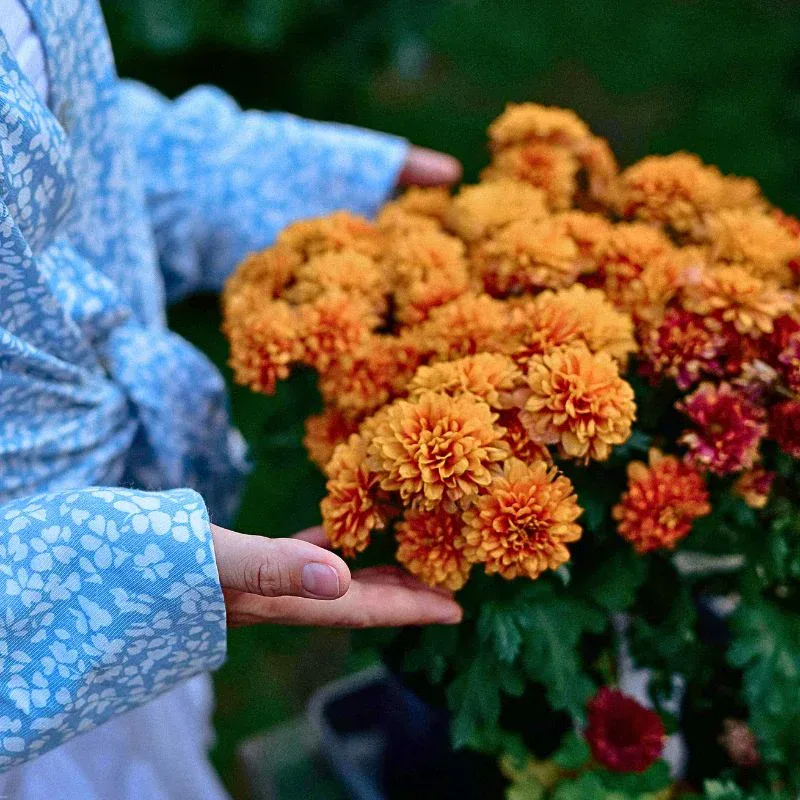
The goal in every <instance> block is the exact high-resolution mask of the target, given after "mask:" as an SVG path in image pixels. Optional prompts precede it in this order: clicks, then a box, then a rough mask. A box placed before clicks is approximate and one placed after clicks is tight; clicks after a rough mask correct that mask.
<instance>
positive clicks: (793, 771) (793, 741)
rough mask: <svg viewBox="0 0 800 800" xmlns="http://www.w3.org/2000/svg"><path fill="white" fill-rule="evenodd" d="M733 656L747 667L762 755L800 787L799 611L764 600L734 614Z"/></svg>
mask: <svg viewBox="0 0 800 800" xmlns="http://www.w3.org/2000/svg"><path fill="white" fill-rule="evenodd" d="M731 630H732V633H733V641H732V644H731V647H730V649H729V651H728V660H729V662H730V663H731V664H732V665H733V666H734V667H738V668H739V669H741V670H743V672H744V696H745V700H746V701H747V704H748V706H749V709H750V724H751V726H752V728H753V731H754V732H755V734H756V735H757V736H758V738H759V749H760V752H761V755H762V757H763V758H764V759H765V760H766V761H768V762H773V763H775V764H778V765H781V764H783V765H786V766H787V767H788V769H789V775H788V777H789V780H790V781H791V783H792V784H793V785H794V787H795V788H796V789H797V788H798V787H800V736H798V733H797V732H798V730H800V615H798V614H794V613H791V612H789V611H787V610H785V609H783V608H778V607H777V606H776V605H774V604H772V603H770V602H768V601H766V600H762V599H754V600H749V601H747V602H743V603H742V605H741V606H740V607H739V608H738V609H737V611H736V612H735V613H734V615H733V617H732V618H731Z"/></svg>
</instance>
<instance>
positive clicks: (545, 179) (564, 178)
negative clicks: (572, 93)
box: [481, 142, 581, 211]
mask: <svg viewBox="0 0 800 800" xmlns="http://www.w3.org/2000/svg"><path fill="white" fill-rule="evenodd" d="M580 168H581V163H580V161H579V160H578V158H577V157H576V156H575V155H574V154H573V153H571V152H570V151H569V150H566V149H565V148H563V147H559V146H558V145H553V144H546V143H540V142H531V143H529V144H521V145H515V146H513V147H507V148H505V149H503V150H501V151H499V152H498V153H496V154H495V156H494V158H493V159H492V163H491V164H490V165H489V166H488V167H487V168H486V169H485V170H483V172H481V179H482V180H485V181H494V180H498V179H501V178H514V179H515V180H519V181H525V182H526V183H530V184H531V185H532V186H536V187H537V188H539V189H541V190H542V191H543V192H544V193H545V195H546V196H547V202H548V204H549V205H550V207H551V208H553V209H554V210H556V211H563V210H565V209H567V208H569V207H570V206H571V205H572V200H573V198H574V197H575V194H576V193H577V191H578V172H579V171H580Z"/></svg>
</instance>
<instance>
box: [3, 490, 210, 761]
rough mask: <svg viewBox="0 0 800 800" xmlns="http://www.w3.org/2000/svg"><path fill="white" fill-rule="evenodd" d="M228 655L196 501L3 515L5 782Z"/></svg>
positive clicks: (111, 493)
mask: <svg viewBox="0 0 800 800" xmlns="http://www.w3.org/2000/svg"><path fill="white" fill-rule="evenodd" d="M224 655H225V609H224V602H223V598H222V593H221V590H220V587H219V581H218V578H217V570H216V565H215V562H214V557H213V551H212V549H211V543H210V530H209V523H208V516H207V514H206V509H205V506H204V504H203V501H202V500H201V498H200V496H199V495H198V494H196V493H195V492H193V491H191V490H184V489H180V490H174V491H168V492H159V493H147V492H139V491H131V490H126V489H108V488H89V489H82V490H79V491H66V492H59V493H52V494H42V495H38V496H35V497H28V498H25V499H23V500H17V501H11V502H9V503H6V504H5V505H4V506H2V507H0V772H2V771H3V770H5V769H6V768H8V767H10V766H13V765H15V764H18V763H22V762H24V761H27V760H29V759H30V758H32V757H34V756H35V755H38V754H39V753H42V752H44V751H46V750H49V749H51V748H52V747H54V746H55V745H57V744H61V743H62V742H64V741H65V740H67V739H68V738H70V737H71V736H73V735H75V734H77V733H80V732H82V731H86V730H89V729H91V728H94V727H95V726H97V725H99V724H101V723H102V722H104V721H106V720H107V719H109V718H111V717H112V716H114V715H116V714H120V713H122V712H124V711H127V710H129V709H131V708H134V707H136V706H139V705H142V704H143V703H145V702H147V701H149V700H151V699H153V698H154V697H155V696H157V695H158V694H160V693H162V692H164V691H166V690H167V689H170V688H172V687H174V686H175V685H176V684H177V683H178V682H180V681H181V680H183V679H185V678H188V677H190V676H192V675H194V674H196V673H199V672H203V671H205V670H210V669H214V668H216V667H218V666H219V665H220V664H221V663H222V661H223V659H224Z"/></svg>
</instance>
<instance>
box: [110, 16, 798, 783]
mask: <svg viewBox="0 0 800 800" xmlns="http://www.w3.org/2000/svg"><path fill="white" fill-rule="evenodd" d="M104 5H105V11H106V15H107V19H108V23H109V28H110V31H111V37H112V42H113V44H114V49H115V53H116V57H117V62H118V66H119V71H120V73H121V74H122V75H124V76H131V77H136V78H139V79H142V80H144V81H147V82H148V83H150V84H152V85H153V86H156V87H157V88H159V89H161V90H162V91H163V92H165V93H166V94H168V95H170V96H173V95H176V94H179V93H180V92H182V91H184V90H186V89H188V88H190V87H191V86H194V85H196V84H198V83H203V82H212V83H215V84H218V85H220V86H222V87H223V88H224V89H226V90H228V91H229V92H230V93H231V94H233V96H234V97H235V98H236V99H237V100H238V101H239V102H240V103H241V104H242V105H245V106H254V107H261V108H280V109H287V110H290V111H294V112H296V113H298V114H303V115H306V116H309V117H313V118H319V119H331V120H342V121H346V122H350V123H353V124H357V125H364V126H368V127H373V128H378V129H382V130H386V131H390V132H393V133H397V134H401V135H403V136H406V137H408V138H409V139H411V140H412V141H414V142H416V143H418V144H424V145H427V146H430V147H435V148H438V149H441V150H446V151H448V152H451V153H453V154H455V155H456V156H458V157H459V158H461V159H462V160H463V161H464V164H465V167H466V172H467V176H468V177H469V178H474V177H475V176H476V174H477V172H478V170H479V169H480V167H481V166H482V165H483V163H484V131H485V128H486V125H487V124H488V123H489V121H490V120H491V119H492V118H493V117H494V116H496V115H497V114H498V113H499V112H500V111H501V110H502V107H503V105H504V103H505V102H506V101H508V100H517V101H519V100H537V101H539V102H544V103H552V104H557V105H563V106H568V107H571V108H574V109H575V110H576V111H578V112H579V113H580V114H581V115H582V116H583V117H584V118H585V119H586V120H587V121H588V122H589V123H590V124H591V125H592V127H593V128H594V130H595V131H596V132H598V133H600V134H602V135H604V136H606V137H608V138H609V139H610V141H611V144H612V146H613V147H614V149H615V151H616V152H617V154H618V156H619V158H620V160H621V161H622V162H623V163H629V162H631V161H632V160H635V159H636V158H639V157H641V156H642V155H644V154H646V153H650V152H670V151H672V150H676V149H688V150H693V151H695V152H697V153H699V154H700V155H701V156H702V157H703V158H704V159H706V160H708V161H711V162H714V163H716V164H718V165H719V166H720V167H721V168H722V169H723V170H725V171H730V172H737V173H740V174H745V175H753V176H755V177H756V178H758V180H759V181H760V182H761V183H762V185H763V187H764V189H765V192H766V193H767V195H768V196H769V197H770V198H771V199H772V200H773V201H774V202H776V203H778V204H779V205H782V206H783V207H784V208H786V209H787V210H790V211H793V212H795V213H796V212H800V190H798V185H797V182H798V172H800V4H797V3H789V2H776V0H761V2H744V1H743V0H733V1H731V2H710V1H709V0H700V1H698V2H689V1H688V0H687V1H686V2H669V3H666V2H663V3H659V2H648V0H625V2H618V3H610V2H598V0H575V1H574V2H552V0H551V1H550V2H532V1H530V0H529V1H528V2H525V1H524V0H504V1H503V0H498V1H497V2H481V1H480V0H461V2H457V1H456V0H421V1H420V2H404V1H403V0H375V1H374V2H367V0H125V2H124V3H122V2H119V0H115V1H114V2H112V0H107V2H105V4H104ZM172 319H173V324H174V325H175V327H176V328H178V329H179V330H180V331H181V332H182V333H184V334H185V335H187V336H188V337H189V338H191V339H192V340H194V341H195V342H197V343H198V344H199V345H200V346H201V347H203V348H204V349H205V350H206V351H207V352H209V353H210V354H211V355H212V357H213V358H214V359H215V360H216V361H217V363H219V364H223V363H224V361H225V357H226V347H225V342H224V340H223V339H222V337H221V336H220V335H219V333H218V325H219V318H218V314H217V310H216V300H215V299H214V298H208V297H199V298H194V299H192V300H190V301H188V302H187V303H184V304H183V305H182V306H181V307H179V308H177V309H175V310H174V312H173V316H172ZM296 397H297V391H296V390H288V391H284V392H282V393H280V394H279V396H278V397H277V398H275V399H267V398H261V397H255V396H251V395H249V394H248V393H247V392H244V391H242V390H238V391H234V396H233V404H234V415H235V418H236V421H237V423H238V424H239V425H240V426H241V427H242V429H243V431H244V433H245V435H246V436H247V437H248V439H249V440H250V441H251V442H252V443H255V444H256V445H257V446H258V447H259V448H260V449H261V451H262V452H263V453H264V458H263V459H262V461H261V465H260V467H259V469H258V470H257V471H256V473H255V474H254V475H253V477H252V479H251V482H250V484H249V488H248V493H247V497H246V500H245V504H244V507H243V509H242V513H241V516H240V519H239V527H240V529H242V530H246V531H251V532H262V533H268V534H286V533H290V532H292V531H293V530H296V529H298V528H301V527H304V526H306V525H308V524H312V523H314V522H315V521H316V520H317V512H316V501H317V499H318V497H319V495H320V492H321V488H322V485H321V481H320V479H319V477H318V475H316V473H315V472H314V471H313V470H312V469H311V468H310V467H309V466H308V464H307V462H306V460H305V458H304V456H303V454H302V452H301V451H300V450H299V449H298V447H297V438H298V437H297V435H296V424H297V421H298V409H297V408H295V407H294V402H293V401H294V400H295V399H296ZM293 426H294V427H293ZM265 431H267V433H266V434H265ZM287 431H288V435H287V433H286V432H287ZM270 436H271V437H272V439H271V441H267V440H265V437H267V439H268V438H269V437H270ZM354 661H355V659H354V657H353V656H351V655H348V654H347V645H346V640H345V639H344V638H343V637H342V635H340V634H333V633H327V632H320V633H315V634H313V635H311V636H309V635H307V634H301V633H299V632H297V631H288V630H276V629H270V630H265V629H262V630H257V631H256V630H248V631H236V632H234V633H233V634H232V636H231V642H230V658H229V661H228V664H227V665H226V666H225V668H224V669H223V670H222V671H221V672H220V673H219V674H218V676H217V687H218V696H219V710H218V715H217V723H218V725H217V727H218V732H219V745H218V747H217V750H216V753H215V757H216V759H217V763H218V765H219V766H220V769H221V771H222V773H223V777H224V778H225V780H226V781H227V782H228V784H229V785H230V786H231V787H232V788H233V789H234V791H237V793H238V791H239V787H240V785H241V782H240V778H239V777H238V775H237V771H236V769H235V767H234V760H233V751H234V747H235V745H236V743H237V741H239V740H240V739H241V738H242V737H243V736H247V735H249V734H251V733H253V732H255V731H258V730H261V729H263V728H265V727H267V726H268V725H270V724H272V723H273V722H275V721H276V720H279V719H281V718H282V717H285V716H287V715H288V714H290V713H293V712H294V711H296V710H297V709H299V708H301V707H302V705H303V703H304V702H305V699H306V698H307V696H308V693H309V692H310V691H311V690H312V689H313V687H315V686H316V685H318V684H319V683H320V682H323V681H325V680H326V679H328V678H329V677H330V676H331V675H333V674H335V673H336V672H337V671H338V670H341V669H343V668H346V667H347V666H348V665H352V664H353V663H354Z"/></svg>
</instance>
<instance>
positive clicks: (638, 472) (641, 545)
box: [611, 450, 711, 553]
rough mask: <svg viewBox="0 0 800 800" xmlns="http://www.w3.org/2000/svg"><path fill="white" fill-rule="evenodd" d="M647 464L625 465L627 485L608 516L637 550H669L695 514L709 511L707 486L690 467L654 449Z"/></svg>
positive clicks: (703, 514)
mask: <svg viewBox="0 0 800 800" xmlns="http://www.w3.org/2000/svg"><path fill="white" fill-rule="evenodd" d="M649 461H650V463H649V465H647V464H643V463H642V462H641V461H633V462H631V463H630V464H629V465H628V488H627V490H626V492H625V493H624V494H623V495H622V498H621V499H620V502H619V504H618V505H616V506H614V508H613V510H612V512H611V513H612V516H613V517H614V519H615V520H617V530H618V531H619V534H620V536H622V538H623V539H625V540H627V541H629V542H630V543H631V544H632V545H633V547H634V549H635V550H636V552H637V553H649V552H650V551H651V550H661V549H666V550H672V549H674V548H675V546H676V545H677V543H678V542H679V541H680V540H681V539H683V538H684V537H685V536H686V535H687V534H688V533H689V531H690V530H691V529H692V523H693V522H694V520H696V519H698V518H699V517H703V516H705V515H706V514H709V513H711V506H710V505H709V502H708V500H709V497H708V490H707V489H706V485H705V482H704V480H703V477H702V475H700V473H699V472H698V471H697V470H696V469H694V467H691V466H689V465H688V464H685V463H683V462H682V461H680V460H679V459H677V458H675V457H674V456H665V455H664V454H663V453H661V452H659V451H658V450H651V451H650V459H649Z"/></svg>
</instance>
